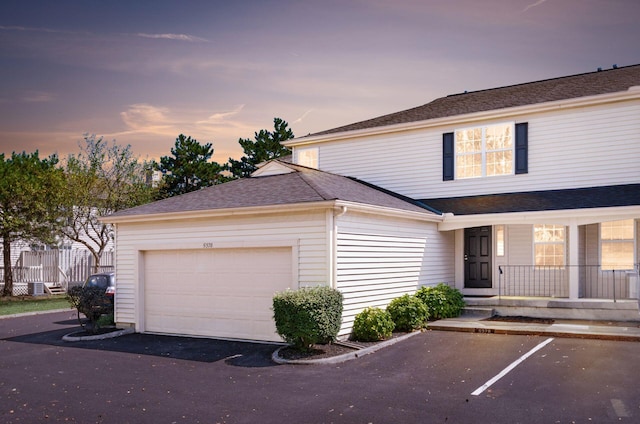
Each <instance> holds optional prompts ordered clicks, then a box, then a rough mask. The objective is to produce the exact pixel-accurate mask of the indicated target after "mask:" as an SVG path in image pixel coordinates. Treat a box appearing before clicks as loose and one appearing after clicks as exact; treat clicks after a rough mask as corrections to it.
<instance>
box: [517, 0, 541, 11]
mask: <svg viewBox="0 0 640 424" xmlns="http://www.w3.org/2000/svg"><path fill="white" fill-rule="evenodd" d="M545 1H547V0H538V1H537V2H535V3H531V4H530V5H528V6H527V7H525V8H524V9H523V10H522V13H524V12H526V11H527V10H529V9H532V8H534V7H536V6H540V5H541V4H542V3H544V2H545Z"/></svg>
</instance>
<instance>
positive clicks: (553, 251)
mask: <svg viewBox="0 0 640 424" xmlns="http://www.w3.org/2000/svg"><path fill="white" fill-rule="evenodd" d="M564 252H565V228H564V226H563V225H550V224H541V225H534V226H533V254H534V263H535V265H536V266H556V267H563V266H564V263H565V262H564Z"/></svg>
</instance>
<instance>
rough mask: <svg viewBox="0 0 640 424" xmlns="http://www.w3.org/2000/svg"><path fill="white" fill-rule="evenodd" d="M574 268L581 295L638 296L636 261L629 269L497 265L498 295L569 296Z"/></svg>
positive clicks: (614, 297) (594, 296) (603, 297)
mask: <svg viewBox="0 0 640 424" xmlns="http://www.w3.org/2000/svg"><path fill="white" fill-rule="evenodd" d="M575 268H578V276H579V296H580V297H581V298H588V299H613V300H617V299H632V298H633V299H636V298H638V295H639V294H638V278H639V277H638V271H639V266H638V264H636V265H635V267H634V269H632V270H628V269H613V270H603V269H602V267H601V266H600V265H566V266H563V267H558V266H536V265H500V266H498V274H499V275H498V277H499V278H498V293H499V295H500V296H527V297H569V274H570V270H573V269H575Z"/></svg>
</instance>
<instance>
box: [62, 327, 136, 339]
mask: <svg viewBox="0 0 640 424" xmlns="http://www.w3.org/2000/svg"><path fill="white" fill-rule="evenodd" d="M134 332H135V331H134V329H133V328H124V329H122V330H117V331H112V332H110V333H105V334H96V335H94V336H77V337H76V336H74V334H76V333H78V331H76V332H73V333H69V334H65V335H64V336H62V340H64V341H65V342H80V341H86V340H106V339H113V338H116V337H120V336H124V335H125V334H132V333H134Z"/></svg>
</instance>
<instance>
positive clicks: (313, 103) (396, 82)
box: [0, 0, 640, 163]
mask: <svg viewBox="0 0 640 424" xmlns="http://www.w3.org/2000/svg"><path fill="white" fill-rule="evenodd" d="M639 22H640V1H638V0H442V1H436V0H422V1H420V0H323V1H313V0H298V1H295V0H255V1H243V0H236V1H228V0H225V1H218V0H210V1H189V0H181V1H163V0H145V1H142V0H138V1H134V0H131V1H116V0H114V1H97V0H95V1H94V0H56V1H33V0H17V1H14V0H2V2H1V3H0V153H7V154H10V153H11V152H12V151H23V150H25V151H27V152H32V151H35V150H36V149H37V150H39V151H40V153H41V156H45V155H49V154H51V153H54V152H56V153H58V154H59V155H60V156H66V155H67V154H68V153H73V152H77V151H78V142H79V141H80V140H82V136H83V134H85V133H90V134H96V135H99V136H104V137H105V138H107V139H109V140H111V139H116V140H117V142H118V143H119V144H131V146H132V149H133V151H134V153H135V154H136V155H138V156H140V157H142V158H156V159H157V158H158V157H160V156H163V155H169V154H170V149H171V147H172V146H173V145H174V143H175V139H176V137H177V136H178V134H180V133H183V134H185V135H189V136H191V137H193V138H196V139H197V140H198V141H199V142H200V143H205V142H210V143H212V144H213V147H214V149H215V155H214V160H216V161H218V162H221V163H224V162H226V161H227V160H228V158H229V157H230V156H231V157H234V158H238V157H239V156H241V153H242V152H241V149H240V147H239V145H238V138H252V137H253V133H254V131H258V130H260V129H262V128H267V129H272V128H273V118H274V117H280V118H282V119H284V120H286V121H287V122H289V126H290V127H291V128H292V129H293V132H294V133H295V134H296V136H303V135H306V134H308V133H314V132H318V131H322V130H325V129H329V128H334V127H337V126H341V125H345V124H349V123H352V122H357V121H360V120H364V119H369V118H373V117H376V116H379V115H383V114H387V113H391V112H396V111H399V110H402V109H407V108H410V107H414V106H418V105H421V104H424V103H428V102H429V101H431V100H433V99H435V98H437V97H441V96H445V95H447V94H453V93H459V92H463V91H465V90H467V91H473V90H479V89H485V88H493V87H498V86H504V85H511V84H516V83H522V82H528V81H534V80H540V79H546V78H553V77H558V76H564V75H571V74H578V73H583V72H591V71H595V70H596V69H597V68H598V67H602V68H611V66H612V65H613V64H617V65H618V66H625V65H632V64H638V63H640V24H639Z"/></svg>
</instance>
